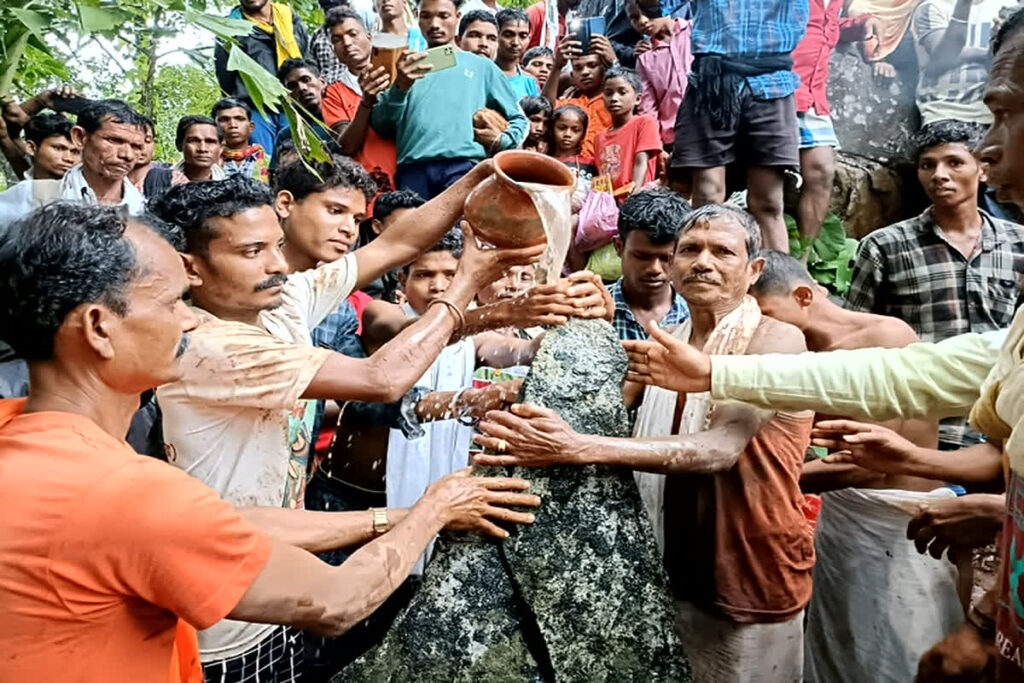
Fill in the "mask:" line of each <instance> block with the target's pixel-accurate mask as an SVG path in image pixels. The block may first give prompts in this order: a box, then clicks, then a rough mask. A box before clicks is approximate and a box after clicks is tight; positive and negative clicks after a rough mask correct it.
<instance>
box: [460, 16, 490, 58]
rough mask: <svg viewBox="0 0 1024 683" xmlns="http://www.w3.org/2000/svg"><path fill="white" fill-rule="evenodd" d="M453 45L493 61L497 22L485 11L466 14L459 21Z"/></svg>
mask: <svg viewBox="0 0 1024 683" xmlns="http://www.w3.org/2000/svg"><path fill="white" fill-rule="evenodd" d="M455 44H456V45H458V46H459V49H460V50H465V51H466V52H472V53H473V54H477V55H480V56H481V57H486V58H487V59H494V57H495V55H497V54H498V22H497V21H496V20H495V19H494V15H493V14H492V13H490V12H488V11H486V10H482V9H476V10H473V11H472V12H466V14H464V15H462V19H460V20H459V35H458V36H457V37H456V38H455Z"/></svg>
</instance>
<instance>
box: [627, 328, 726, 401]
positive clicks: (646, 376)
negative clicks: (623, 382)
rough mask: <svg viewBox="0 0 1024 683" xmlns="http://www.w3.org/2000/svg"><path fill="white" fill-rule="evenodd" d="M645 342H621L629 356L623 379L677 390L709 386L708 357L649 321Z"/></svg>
mask: <svg viewBox="0 0 1024 683" xmlns="http://www.w3.org/2000/svg"><path fill="white" fill-rule="evenodd" d="M647 330H648V332H649V333H650V335H651V338H650V339H649V340H647V341H629V340H627V341H624V342H622V345H623V346H624V347H625V348H626V354H627V355H628V356H629V369H628V371H627V372H626V379H627V380H629V381H631V382H639V383H640V384H648V385H654V386H658V387H661V388H663V389H668V390H670V391H678V392H686V393H689V392H701V391H709V390H710V389H711V357H710V356H708V355H707V354H706V353H702V352H700V351H698V350H697V349H695V348H693V347H692V346H690V345H689V344H687V343H686V342H684V341H681V340H679V339H676V338H675V337H673V336H672V335H671V334H669V333H668V332H666V331H665V330H663V329H661V328H660V327H658V325H657V323H653V322H652V323H651V324H650V325H648V327H647Z"/></svg>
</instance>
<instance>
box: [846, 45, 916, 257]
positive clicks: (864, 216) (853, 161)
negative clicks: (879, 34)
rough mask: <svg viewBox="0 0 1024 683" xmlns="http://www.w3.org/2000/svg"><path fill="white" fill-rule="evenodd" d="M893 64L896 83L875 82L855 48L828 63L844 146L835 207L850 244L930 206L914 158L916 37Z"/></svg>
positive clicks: (889, 80) (902, 47)
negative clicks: (912, 138)
mask: <svg viewBox="0 0 1024 683" xmlns="http://www.w3.org/2000/svg"><path fill="white" fill-rule="evenodd" d="M887 61H888V62H890V63H892V64H893V65H894V66H895V67H896V69H897V76H896V78H895V79H885V78H877V77H875V76H874V74H873V66H872V65H871V64H866V63H865V62H864V60H863V59H862V58H861V56H860V54H858V52H857V51H856V50H855V49H853V48H850V47H846V48H843V47H840V48H839V49H837V50H836V51H835V52H834V53H833V54H832V59H831V61H830V62H829V69H830V72H829V80H828V98H829V102H830V103H831V105H832V120H833V124H834V125H835V129H836V135H837V136H838V137H839V144H840V146H841V148H840V151H839V152H838V153H837V154H836V181H835V188H834V190H833V194H832V207H831V208H832V211H834V212H835V213H836V215H838V216H839V217H840V218H842V220H843V224H844V225H845V226H846V231H847V233H849V235H850V236H851V237H857V238H860V237H863V236H864V235H866V234H868V233H869V232H871V231H872V230H875V229H877V228H880V227H883V226H886V225H890V224H892V223H895V222H896V221H900V220H903V219H904V218H908V217H910V216H913V215H916V214H918V213H920V212H921V211H922V210H923V209H924V206H925V205H926V203H927V201H926V199H925V198H924V197H923V195H922V193H921V191H920V189H919V184H918V182H917V177H916V175H915V170H914V165H913V162H912V160H911V159H910V158H909V156H910V154H911V150H910V140H911V137H912V136H913V134H914V132H915V131H916V130H917V128H918V125H919V123H918V116H917V109H916V107H915V104H914V91H915V87H916V81H917V61H916V59H915V58H914V54H913V45H912V43H911V42H910V41H909V38H906V37H905V38H904V43H903V44H901V46H900V48H899V50H897V52H895V53H893V55H892V56H891V57H890V58H888V59H887Z"/></svg>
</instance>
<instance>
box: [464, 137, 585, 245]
mask: <svg viewBox="0 0 1024 683" xmlns="http://www.w3.org/2000/svg"><path fill="white" fill-rule="evenodd" d="M520 183H535V184H539V185H550V186H554V187H561V188H565V189H568V191H569V192H572V188H573V187H574V186H575V184H576V179H575V177H574V176H573V174H572V172H571V171H570V170H569V169H568V168H567V167H566V166H565V164H563V163H562V162H560V161H558V160H557V159H553V158H552V157H548V156H544V155H543V154H537V153H536V152H527V151H524V150H519V149H514V150H508V151H505V152H499V153H498V154H497V155H495V157H494V175H492V176H491V177H490V178H488V179H486V180H485V181H483V182H482V183H480V184H479V185H477V186H476V187H475V188H474V189H473V191H472V192H470V193H469V197H467V198H466V205H465V209H464V213H465V215H466V220H467V221H469V224H470V225H472V226H473V231H474V232H475V233H476V235H477V236H478V237H479V238H480V239H481V240H484V241H486V242H489V243H491V244H493V245H494V246H496V247H512V248H514V247H528V246H531V245H534V244H543V243H544V242H545V241H546V240H547V238H546V236H545V235H544V225H543V224H542V223H541V220H540V215H539V214H538V213H537V209H536V208H535V207H534V205H533V200H531V199H530V195H529V194H528V193H527V192H526V190H524V189H523V188H522V187H521V186H520Z"/></svg>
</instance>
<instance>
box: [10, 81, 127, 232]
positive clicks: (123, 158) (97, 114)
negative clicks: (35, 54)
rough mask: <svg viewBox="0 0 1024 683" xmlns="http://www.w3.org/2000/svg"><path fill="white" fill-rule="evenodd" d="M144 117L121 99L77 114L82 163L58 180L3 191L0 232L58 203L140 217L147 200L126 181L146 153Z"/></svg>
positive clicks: (28, 182) (30, 182) (74, 130)
mask: <svg viewBox="0 0 1024 683" xmlns="http://www.w3.org/2000/svg"><path fill="white" fill-rule="evenodd" d="M144 126H145V119H143V118H142V116H141V115H139V114H138V113H136V112H135V111H134V110H133V109H132V108H131V107H129V106H128V105H127V104H125V103H124V102H121V101H120V100H98V101H96V102H92V103H91V104H89V105H88V106H86V107H85V108H84V109H82V111H81V112H80V113H79V114H78V122H77V123H76V124H75V126H74V127H73V128H72V129H71V138H72V140H73V141H74V143H75V144H76V145H78V146H79V147H80V148H81V149H82V162H81V163H80V164H78V165H76V166H73V167H72V168H71V170H69V171H68V172H67V173H66V174H65V175H64V177H63V178H62V179H60V180H23V181H22V182H20V183H18V184H17V185H15V186H14V187H12V188H10V189H9V190H7V191H6V192H3V193H0V230H2V229H3V228H4V227H5V226H7V225H8V224H10V223H11V222H13V221H15V220H17V219H19V218H23V217H25V216H27V215H28V214H29V213H31V212H32V210H33V209H35V208H38V207H40V206H45V205H46V204H49V203H51V202H54V201H57V200H58V199H66V200H68V201H73V202H82V203H84V204H123V205H125V206H127V208H128V212H129V213H131V214H138V213H141V212H142V211H143V209H145V206H146V200H145V198H144V197H143V196H142V193H140V192H139V191H138V190H137V189H136V188H135V186H134V185H132V184H131V182H130V181H129V180H128V178H127V176H128V173H129V172H130V171H131V170H132V169H133V168H135V163H136V161H137V160H138V158H139V154H140V153H141V152H142V146H143V141H144V136H145V130H144Z"/></svg>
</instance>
